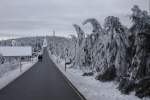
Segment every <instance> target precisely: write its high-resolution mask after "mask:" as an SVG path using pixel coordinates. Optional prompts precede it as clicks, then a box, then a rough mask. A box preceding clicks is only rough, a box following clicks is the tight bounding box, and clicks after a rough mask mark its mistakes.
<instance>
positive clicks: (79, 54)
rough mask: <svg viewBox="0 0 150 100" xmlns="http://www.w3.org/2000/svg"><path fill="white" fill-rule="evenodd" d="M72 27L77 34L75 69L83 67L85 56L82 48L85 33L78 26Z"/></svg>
mask: <svg viewBox="0 0 150 100" xmlns="http://www.w3.org/2000/svg"><path fill="white" fill-rule="evenodd" d="M73 26H74V28H75V30H76V32H77V45H76V55H75V61H74V65H75V66H76V67H79V68H81V67H83V62H84V56H85V55H84V48H83V44H84V40H85V33H84V31H83V30H82V29H81V27H80V26H79V25H76V24H74V25H73Z"/></svg>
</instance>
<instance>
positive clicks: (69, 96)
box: [0, 49, 83, 100]
mask: <svg viewBox="0 0 150 100" xmlns="http://www.w3.org/2000/svg"><path fill="white" fill-rule="evenodd" d="M0 100H83V99H82V98H81V96H80V95H78V93H76V91H75V90H74V89H73V88H72V87H71V86H70V85H69V84H68V82H67V81H66V79H65V78H64V76H63V74H62V73H61V72H60V71H59V70H58V69H57V67H56V65H55V64H54V63H53V62H52V60H51V59H50V58H49V56H48V52H47V50H46V49H44V54H43V61H42V62H38V63H37V64H35V65H34V66H33V67H32V68H31V69H30V70H28V71H27V72H25V73H24V74H23V75H22V76H20V77H19V78H18V79H16V80H15V81H13V82H12V83H11V84H9V85H8V86H6V87H5V88H3V89H2V90H0Z"/></svg>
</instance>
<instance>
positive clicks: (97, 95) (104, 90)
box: [50, 55, 150, 100]
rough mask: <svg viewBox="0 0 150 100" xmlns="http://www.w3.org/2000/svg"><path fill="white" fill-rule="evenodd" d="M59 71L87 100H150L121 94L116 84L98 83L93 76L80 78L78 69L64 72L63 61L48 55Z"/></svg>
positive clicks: (80, 73)
mask: <svg viewBox="0 0 150 100" xmlns="http://www.w3.org/2000/svg"><path fill="white" fill-rule="evenodd" d="M50 57H51V58H52V60H53V61H54V63H55V64H56V65H57V67H58V68H59V69H60V71H61V72H62V73H63V74H64V75H65V76H66V77H67V78H68V79H69V80H70V81H71V82H72V84H73V85H74V86H75V87H76V88H77V89H78V90H79V91H80V92H81V93H82V94H83V95H84V96H85V98H86V99H87V100H150V98H143V99H140V98H138V97H136V96H135V95H134V93H131V94H130V95H124V94H121V92H120V91H119V90H118V89H117V86H118V83H116V82H100V81H98V80H96V79H95V78H94V76H82V74H83V73H82V71H81V70H79V69H73V68H68V69H67V72H65V70H64V60H60V59H59V57H56V56H54V55H50Z"/></svg>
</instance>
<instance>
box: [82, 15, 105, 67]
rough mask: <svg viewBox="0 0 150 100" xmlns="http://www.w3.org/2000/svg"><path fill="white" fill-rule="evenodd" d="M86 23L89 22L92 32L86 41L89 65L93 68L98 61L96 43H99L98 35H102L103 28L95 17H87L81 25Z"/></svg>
mask: <svg viewBox="0 0 150 100" xmlns="http://www.w3.org/2000/svg"><path fill="white" fill-rule="evenodd" d="M87 23H90V24H91V25H92V27H93V30H92V33H91V34H90V35H88V36H87V39H86V40H87V42H88V45H89V46H88V51H89V56H90V58H91V62H92V64H91V65H90V67H91V68H92V70H93V69H96V68H97V66H98V65H97V63H98V62H100V61H98V58H99V55H98V54H99V51H98V48H100V47H99V46H98V44H99V43H100V41H101V40H100V37H102V36H103V35H104V32H103V29H102V27H101V25H100V23H99V22H98V21H97V20H96V19H95V18H89V19H87V20H85V21H84V22H83V25H86V24H87ZM96 65H97V66H96Z"/></svg>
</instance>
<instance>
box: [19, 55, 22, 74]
mask: <svg viewBox="0 0 150 100" xmlns="http://www.w3.org/2000/svg"><path fill="white" fill-rule="evenodd" d="M19 67H20V72H22V66H21V57H19Z"/></svg>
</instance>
